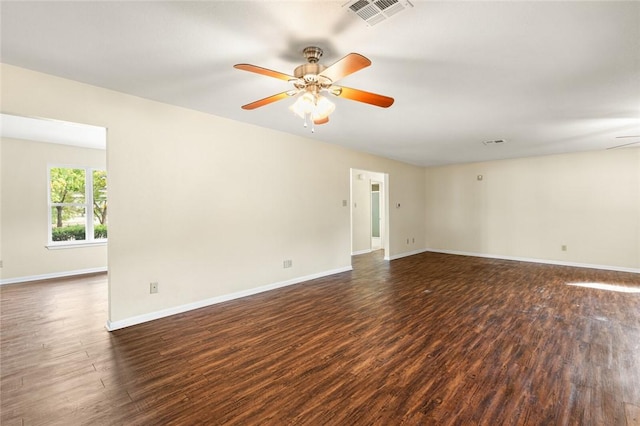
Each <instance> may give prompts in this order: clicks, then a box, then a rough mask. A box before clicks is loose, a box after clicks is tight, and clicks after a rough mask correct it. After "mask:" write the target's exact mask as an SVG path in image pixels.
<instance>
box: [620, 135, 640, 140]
mask: <svg viewBox="0 0 640 426" xmlns="http://www.w3.org/2000/svg"><path fill="white" fill-rule="evenodd" d="M624 138H640V135H629V136H616V139H624Z"/></svg>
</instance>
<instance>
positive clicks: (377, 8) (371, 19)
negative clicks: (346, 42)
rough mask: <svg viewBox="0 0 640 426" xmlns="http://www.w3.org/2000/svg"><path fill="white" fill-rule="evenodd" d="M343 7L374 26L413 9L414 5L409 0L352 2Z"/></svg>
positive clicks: (359, 0) (358, 0) (357, 0)
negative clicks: (408, 9)
mask: <svg viewBox="0 0 640 426" xmlns="http://www.w3.org/2000/svg"><path fill="white" fill-rule="evenodd" d="M342 7H347V8H348V9H349V11H350V12H351V13H354V14H356V15H358V16H359V17H360V18H361V19H362V20H364V21H365V22H366V23H367V24H368V25H369V26H373V25H375V24H378V23H380V22H382V21H384V20H386V19H389V18H390V17H392V16H393V15H395V14H396V13H398V12H402V11H403V10H405V9H407V8H410V7H413V4H411V2H410V1H409V0H351V1H349V2H347V3H345V4H344V5H342Z"/></svg>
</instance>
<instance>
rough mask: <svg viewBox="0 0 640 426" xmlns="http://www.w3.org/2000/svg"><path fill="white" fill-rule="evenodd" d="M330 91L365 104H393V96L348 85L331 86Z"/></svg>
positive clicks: (386, 105)
mask: <svg viewBox="0 0 640 426" xmlns="http://www.w3.org/2000/svg"><path fill="white" fill-rule="evenodd" d="M332 89H335V90H331V93H333V94H334V95H336V96H338V97H340V98H345V99H351V100H352V101H358V102H364V103H365V104H371V105H375V106H379V107H382V108H388V107H390V106H391V105H393V101H394V99H393V98H390V97H388V96H383V95H378V94H376V93H371V92H365V91H364V90H358V89H352V88H350V87H342V86H332Z"/></svg>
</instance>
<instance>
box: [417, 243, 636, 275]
mask: <svg viewBox="0 0 640 426" xmlns="http://www.w3.org/2000/svg"><path fill="white" fill-rule="evenodd" d="M422 251H423V252H426V251H429V252H433V253H444V254H455V255H460V256H473V257H484V258H488V259H502V260H515V261H518V262H531V263H543V264H547V265H559V266H573V267H576V268H590V269H603V270H606V271H618V272H631V273H634V274H640V268H627V267H624V266H611V265H595V264H592V263H579V262H565V261H562V260H549V259H537V258H530V257H517V256H501V255H494V254H485V253H474V252H466V251H458V250H440V249H431V248H428V249H425V250H422Z"/></svg>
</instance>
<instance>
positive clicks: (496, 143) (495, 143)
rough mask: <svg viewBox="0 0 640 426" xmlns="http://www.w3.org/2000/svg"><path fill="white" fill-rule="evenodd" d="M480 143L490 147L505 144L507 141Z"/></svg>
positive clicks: (497, 140) (498, 140)
mask: <svg viewBox="0 0 640 426" xmlns="http://www.w3.org/2000/svg"><path fill="white" fill-rule="evenodd" d="M482 143H483V144H484V145H486V146H490V145H502V144H505V143H507V141H505V140H504V139H496V140H495V141H484V142H482Z"/></svg>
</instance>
